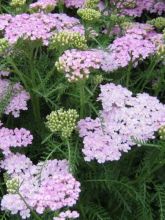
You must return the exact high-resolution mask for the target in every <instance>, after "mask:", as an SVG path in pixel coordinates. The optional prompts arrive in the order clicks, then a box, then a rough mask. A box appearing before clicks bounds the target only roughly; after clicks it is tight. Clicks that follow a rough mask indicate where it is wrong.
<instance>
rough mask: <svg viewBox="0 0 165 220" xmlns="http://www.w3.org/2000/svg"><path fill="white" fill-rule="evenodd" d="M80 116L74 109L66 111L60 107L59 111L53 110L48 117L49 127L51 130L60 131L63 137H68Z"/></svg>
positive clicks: (47, 123)
mask: <svg viewBox="0 0 165 220" xmlns="http://www.w3.org/2000/svg"><path fill="white" fill-rule="evenodd" d="M77 118H78V113H77V111H76V110H74V109H69V110H68V111H65V110H63V109H59V110H58V111H53V112H51V113H50V115H48V116H47V117H46V119H47V122H46V125H47V127H48V128H49V129H50V130H51V132H53V133H56V132H59V133H60V135H61V136H62V137H63V138H68V137H70V136H71V133H72V132H73V130H74V129H75V127H76V120H77Z"/></svg>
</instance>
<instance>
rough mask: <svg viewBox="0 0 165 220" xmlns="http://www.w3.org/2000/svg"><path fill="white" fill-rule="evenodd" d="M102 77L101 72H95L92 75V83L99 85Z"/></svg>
mask: <svg viewBox="0 0 165 220" xmlns="http://www.w3.org/2000/svg"><path fill="white" fill-rule="evenodd" d="M103 80H104V78H103V76H102V75H101V74H97V75H96V76H95V77H94V84H95V85H99V84H101V83H102V82H103Z"/></svg>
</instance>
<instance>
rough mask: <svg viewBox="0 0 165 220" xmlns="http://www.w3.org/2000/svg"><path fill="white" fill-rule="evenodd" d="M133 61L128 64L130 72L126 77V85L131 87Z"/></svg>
mask: <svg viewBox="0 0 165 220" xmlns="http://www.w3.org/2000/svg"><path fill="white" fill-rule="evenodd" d="M131 69H132V61H130V63H129V66H128V72H127V77H126V87H127V88H129V83H130V78H131Z"/></svg>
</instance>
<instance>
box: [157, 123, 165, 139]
mask: <svg viewBox="0 0 165 220" xmlns="http://www.w3.org/2000/svg"><path fill="white" fill-rule="evenodd" d="M158 134H159V137H160V139H162V140H165V125H164V126H162V127H160V128H159V130H158Z"/></svg>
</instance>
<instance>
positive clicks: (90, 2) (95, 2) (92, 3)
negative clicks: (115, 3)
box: [84, 0, 99, 8]
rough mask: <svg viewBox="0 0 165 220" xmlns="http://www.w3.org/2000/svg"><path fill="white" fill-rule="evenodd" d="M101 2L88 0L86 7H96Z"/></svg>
mask: <svg viewBox="0 0 165 220" xmlns="http://www.w3.org/2000/svg"><path fill="white" fill-rule="evenodd" d="M98 4H99V0H86V1H85V4H84V7H85V8H96V7H97V5H98Z"/></svg>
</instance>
